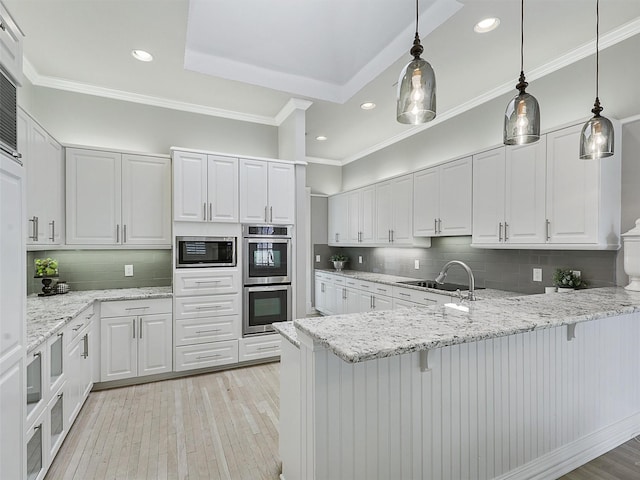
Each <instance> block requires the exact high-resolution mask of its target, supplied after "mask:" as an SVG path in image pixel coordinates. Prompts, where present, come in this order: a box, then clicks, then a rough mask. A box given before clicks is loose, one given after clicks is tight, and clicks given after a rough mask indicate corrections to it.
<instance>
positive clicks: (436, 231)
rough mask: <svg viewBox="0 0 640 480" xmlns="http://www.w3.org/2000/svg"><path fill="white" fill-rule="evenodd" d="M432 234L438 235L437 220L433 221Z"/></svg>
mask: <svg viewBox="0 0 640 480" xmlns="http://www.w3.org/2000/svg"><path fill="white" fill-rule="evenodd" d="M433 233H435V234H437V233H438V219H437V218H434V219H433Z"/></svg>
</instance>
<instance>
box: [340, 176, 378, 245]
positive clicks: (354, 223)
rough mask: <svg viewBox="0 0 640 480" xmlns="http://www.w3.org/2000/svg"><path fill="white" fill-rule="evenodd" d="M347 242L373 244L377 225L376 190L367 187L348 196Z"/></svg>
mask: <svg viewBox="0 0 640 480" xmlns="http://www.w3.org/2000/svg"><path fill="white" fill-rule="evenodd" d="M346 197H347V211H346V214H347V225H348V227H347V234H348V235H347V242H348V243H350V244H358V243H373V241H374V231H375V230H374V225H375V188H374V187H365V188H361V189H359V190H354V191H352V192H349V193H347V194H346Z"/></svg>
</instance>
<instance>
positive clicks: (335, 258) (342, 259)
mask: <svg viewBox="0 0 640 480" xmlns="http://www.w3.org/2000/svg"><path fill="white" fill-rule="evenodd" d="M329 260H331V261H332V262H333V268H335V269H336V272H340V271H341V270H342V269H343V268H344V264H345V263H347V262H348V261H349V257H347V256H345V255H342V254H339V253H338V254H335V255H331V256H330V257H329Z"/></svg>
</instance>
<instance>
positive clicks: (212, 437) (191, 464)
mask: <svg viewBox="0 0 640 480" xmlns="http://www.w3.org/2000/svg"><path fill="white" fill-rule="evenodd" d="M279 367H280V364H279V363H269V364H265V365H258V366H254V367H247V368H239V369H234V370H227V371H224V372H216V373H211V374H206V375H198V376H193V377H186V378H180V379H175V380H165V381H162V382H156V383H148V384H145V385H136V386H133V387H123V388H116V389H112V390H103V391H99V392H93V393H91V395H90V396H89V399H88V400H87V402H86V404H85V405H84V407H83V408H82V410H81V412H80V414H79V415H78V419H77V420H76V423H75V424H74V426H73V428H72V429H71V431H70V432H69V435H68V436H67V438H66V439H65V441H64V443H63V445H62V447H61V448H60V451H59V452H58V455H57V456H56V458H55V460H54V462H53V464H52V465H51V468H50V469H49V472H48V473H47V476H46V477H45V480H98V479H100V480H102V479H123V480H124V479H126V480H147V479H148V480H156V479H180V480H199V479H202V480H205V479H206V480H213V479H229V480H244V479H247V480H259V479H264V480H276V479H278V476H279V474H280V470H281V469H280V458H279V454H278V417H279V400H278V397H279V394H280V391H279V388H280V387H279V376H278V375H279Z"/></svg>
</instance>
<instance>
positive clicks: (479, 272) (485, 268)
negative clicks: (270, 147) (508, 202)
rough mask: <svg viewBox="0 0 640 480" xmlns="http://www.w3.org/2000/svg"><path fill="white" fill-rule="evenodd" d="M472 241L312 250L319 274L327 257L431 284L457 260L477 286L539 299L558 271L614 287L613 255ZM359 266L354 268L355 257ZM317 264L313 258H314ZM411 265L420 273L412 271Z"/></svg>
mask: <svg viewBox="0 0 640 480" xmlns="http://www.w3.org/2000/svg"><path fill="white" fill-rule="evenodd" d="M470 244H471V237H467V236H465V237H440V238H438V237H436V238H433V239H432V242H431V248H390V247H380V248H375V247H368V248H367V247H341V248H335V247H328V246H327V245H314V255H315V254H317V253H320V252H322V256H321V262H320V263H316V262H314V265H315V266H316V267H318V268H332V265H331V263H330V262H329V255H331V254H332V253H342V254H344V255H346V256H348V257H349V262H348V263H347V266H346V268H348V269H350V270H362V271H368V272H376V273H387V274H392V275H402V276H406V277H412V278H419V279H434V278H435V277H436V275H438V273H439V272H440V270H441V269H442V267H443V266H444V264H445V263H447V262H448V261H449V260H460V261H462V262H464V263H466V264H467V265H469V267H470V268H471V270H472V271H473V274H474V278H475V281H476V285H477V286H479V287H485V288H496V289H500V290H509V291H514V292H520V293H543V292H544V287H545V286H549V285H553V280H552V278H553V272H554V271H555V269H556V268H558V267H563V268H564V267H567V268H571V269H572V270H580V272H581V274H582V278H584V279H585V280H586V281H587V282H588V283H589V286H590V287H608V286H615V285H616V254H617V252H615V251H567V250H490V249H479V248H471V246H470ZM359 256H361V257H362V263H358V257H359ZM314 259H315V257H314ZM415 260H418V262H419V264H420V267H419V269H417V270H416V269H415V268H414V265H415ZM534 268H541V269H542V282H534V281H533V269H534ZM447 281H449V282H452V283H463V284H466V283H467V281H468V279H467V274H466V273H465V271H464V270H463V269H462V268H458V267H456V266H454V267H452V268H451V269H450V270H449V273H448V276H447Z"/></svg>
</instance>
